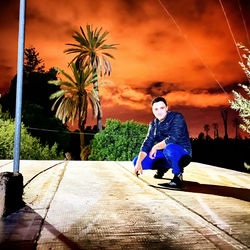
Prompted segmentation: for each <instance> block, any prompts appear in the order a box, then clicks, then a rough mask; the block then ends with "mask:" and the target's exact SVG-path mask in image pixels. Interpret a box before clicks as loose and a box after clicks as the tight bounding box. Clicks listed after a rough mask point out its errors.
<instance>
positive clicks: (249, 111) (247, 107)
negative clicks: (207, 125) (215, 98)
mask: <svg viewBox="0 0 250 250" xmlns="http://www.w3.org/2000/svg"><path fill="white" fill-rule="evenodd" d="M238 47H239V48H241V49H242V50H243V51H245V52H246V54H244V55H243V58H245V59H246V65H245V64H244V63H243V62H239V64H240V65H241V67H242V69H243V70H244V72H245V74H246V76H247V78H248V81H250V50H249V49H247V48H246V47H245V46H243V45H240V44H238ZM239 86H240V87H242V88H243V89H244V90H245V92H246V94H247V97H246V98H244V97H243V96H242V95H241V94H240V93H238V92H236V91H235V90H233V91H232V92H233V94H234V96H235V99H234V100H233V101H229V103H230V104H231V108H232V109H234V110H236V111H238V112H239V116H240V117H241V118H242V120H243V124H240V128H241V129H242V130H244V131H246V132H247V133H249V134H250V119H249V118H250V100H249V96H250V87H249V85H248V86H247V85H243V84H239Z"/></svg>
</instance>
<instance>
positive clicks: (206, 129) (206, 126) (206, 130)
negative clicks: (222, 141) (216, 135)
mask: <svg viewBox="0 0 250 250" xmlns="http://www.w3.org/2000/svg"><path fill="white" fill-rule="evenodd" d="M209 130H210V126H209V124H205V125H204V131H205V132H206V139H208V138H209V135H208V131H209Z"/></svg>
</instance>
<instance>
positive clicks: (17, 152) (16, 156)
mask: <svg viewBox="0 0 250 250" xmlns="http://www.w3.org/2000/svg"><path fill="white" fill-rule="evenodd" d="M24 37H25V0H20V7H19V33H18V58H17V86H16V114H15V143H14V165H13V172H19V159H20V140H21V113H22V89H23V55H24Z"/></svg>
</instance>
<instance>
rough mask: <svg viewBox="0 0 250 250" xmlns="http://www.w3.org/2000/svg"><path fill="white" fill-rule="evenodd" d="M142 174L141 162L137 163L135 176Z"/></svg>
mask: <svg viewBox="0 0 250 250" xmlns="http://www.w3.org/2000/svg"><path fill="white" fill-rule="evenodd" d="M142 173H143V170H142V165H141V163H140V162H137V163H136V166H135V175H136V176H137V177H138V176H139V175H140V174H142Z"/></svg>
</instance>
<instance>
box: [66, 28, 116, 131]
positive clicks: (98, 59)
mask: <svg viewBox="0 0 250 250" xmlns="http://www.w3.org/2000/svg"><path fill="white" fill-rule="evenodd" d="M80 30H81V33H79V32H77V31H75V32H74V35H73V38H74V39H75V40H76V42H77V44H72V43H68V44H66V45H69V46H72V47H71V48H69V49H66V50H65V51H64V52H65V53H66V54H76V55H75V57H74V58H73V59H72V61H71V62H75V63H76V66H77V67H82V66H83V65H84V64H88V65H90V66H91V69H92V72H93V74H95V73H97V74H98V73H100V75H101V76H107V75H110V73H111V64H110V62H109V60H108V58H114V57H113V56H112V55H111V54H110V53H108V52H107V50H110V49H116V45H117V44H105V42H106V39H105V38H106V36H107V35H108V34H109V32H107V31H105V32H103V33H102V27H101V28H99V29H97V28H96V29H92V27H91V26H90V25H87V26H86V32H84V30H83V28H82V27H80ZM93 84H94V89H95V91H96V93H97V96H98V99H99V110H98V114H97V127H98V130H99V131H101V130H102V111H101V105H100V98H99V89H98V82H97V80H96V81H95V82H94V83H93Z"/></svg>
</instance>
